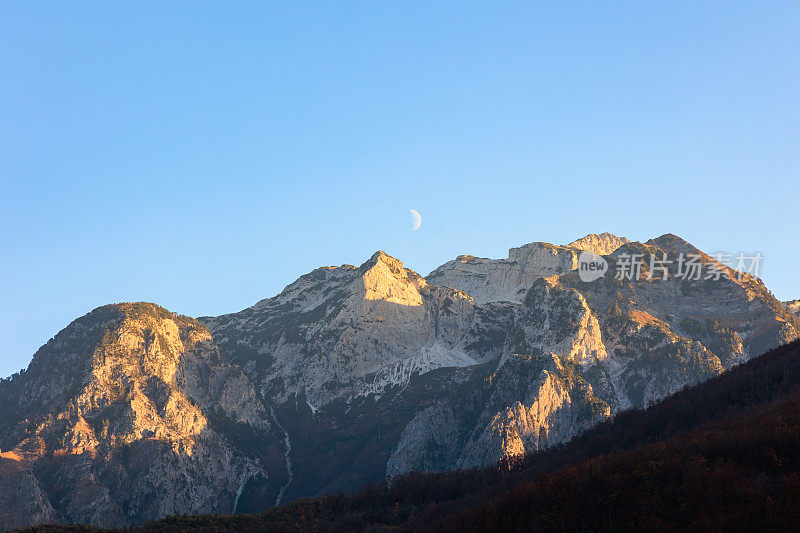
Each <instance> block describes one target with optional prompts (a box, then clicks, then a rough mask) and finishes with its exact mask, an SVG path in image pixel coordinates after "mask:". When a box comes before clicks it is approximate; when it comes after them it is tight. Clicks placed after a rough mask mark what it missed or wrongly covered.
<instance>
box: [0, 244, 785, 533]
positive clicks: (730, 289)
mask: <svg viewBox="0 0 800 533" xmlns="http://www.w3.org/2000/svg"><path fill="white" fill-rule="evenodd" d="M581 250H590V251H593V252H595V253H601V254H605V260H606V261H607V262H608V263H609V266H610V271H609V273H607V275H606V276H604V277H602V278H600V279H598V280H596V281H593V282H589V283H586V282H583V281H581V279H580V277H579V276H578V273H577V271H576V270H575V268H576V267H577V257H578V255H579V253H580V251H581ZM681 253H684V254H686V253H693V254H698V256H699V257H700V258H701V263H702V264H704V265H706V266H709V265H713V266H715V267H717V268H719V269H722V271H723V272H725V273H727V274H728V275H729V276H723V277H722V278H721V279H697V280H683V279H680V276H679V272H678V268H679V267H678V266H677V265H675V264H672V265H669V266H668V267H666V269H665V270H664V269H662V270H661V271H660V272H659V274H660V275H659V276H649V274H650V268H649V266H648V265H649V264H650V262H649V259H650V258H662V257H663V256H664V254H667V255H668V256H674V255H677V254H681ZM633 254H638V256H640V257H641V258H642V262H643V264H644V265H645V266H644V267H643V270H642V275H641V276H640V277H636V278H634V279H616V278H615V276H614V271H615V270H616V268H617V266H618V265H619V264H621V263H622V262H623V261H625V259H626V257H630V256H631V255H633ZM725 269H726V267H723V266H722V265H719V264H718V263H716V262H715V261H714V260H713V259H712V258H710V257H709V256H707V255H705V254H702V252H700V251H699V250H696V249H695V248H694V247H692V246H691V245H690V244H688V243H686V242H685V241H683V240H681V239H679V238H677V237H675V236H673V235H665V236H662V237H659V238H657V239H653V240H650V241H648V242H646V243H634V242H628V241H627V239H623V238H617V237H614V236H613V235H609V234H601V235H590V236H587V237H586V238H584V239H580V240H578V241H575V242H573V243H571V244H570V245H568V246H565V247H561V246H553V245H549V244H544V243H533V244H528V245H525V246H522V247H519V248H514V249H511V250H510V252H509V257H508V258H507V259H501V260H492V259H477V258H473V257H470V256H460V257H459V258H457V259H456V260H454V261H450V262H448V263H445V264H444V265H442V266H441V267H439V268H438V269H436V270H435V271H433V272H432V273H431V274H430V275H429V276H428V277H427V278H423V277H422V276H420V275H418V274H416V273H415V272H413V271H411V270H409V269H407V268H405V267H404V266H403V264H402V263H401V262H400V261H398V260H397V259H394V258H392V257H390V256H388V255H387V254H385V253H383V252H378V253H376V254H375V255H373V256H372V257H371V258H370V259H369V260H368V261H366V262H365V263H364V264H362V265H361V266H359V267H355V266H349V265H343V266H340V267H326V268H320V269H317V270H315V271H313V272H311V273H309V274H307V275H305V276H302V277H301V278H299V279H298V280H297V281H295V282H294V283H292V284H291V285H289V286H287V287H286V289H284V290H283V291H282V292H281V293H280V294H279V295H277V296H275V297H272V298H268V299H266V300H262V301H260V302H258V303H257V304H255V305H254V306H253V307H250V308H248V309H245V310H243V311H241V312H239V313H234V314H230V315H223V316H219V317H205V318H201V319H199V320H194V319H190V318H188V317H181V316H177V315H174V314H172V313H169V312H168V311H166V310H164V309H161V308H159V307H157V306H155V305H152V304H122V305H115V306H107V307H104V308H100V309H97V310H95V311H93V312H92V313H90V314H88V315H86V316H85V317H82V318H80V319H78V320H76V321H75V322H73V323H72V324H71V325H70V326H68V327H67V328H66V329H65V330H64V331H62V332H61V333H59V334H58V335H57V336H56V337H55V338H54V339H52V340H51V341H50V342H48V343H47V344H46V345H45V346H43V347H42V348H41V349H40V350H39V352H37V354H36V355H35V357H34V359H33V361H32V363H31V365H30V367H29V368H28V370H27V371H26V372H24V373H23V374H21V375H18V376H16V377H14V378H13V379H11V380H4V381H3V382H2V383H0V406H1V407H0V448H1V449H2V450H3V452H2V456H0V468H1V469H2V471H3V473H4V476H3V479H2V481H1V483H2V485H3V488H4V489H6V490H4V491H3V495H2V496H0V500H1V503H2V505H0V507H2V508H3V509H8V511H7V512H5V511H0V525H4V526H6V527H11V526H18V525H25V524H31V523H38V522H42V521H50V520H63V521H82V522H90V523H94V524H98V525H125V524H135V523H139V522H142V521H144V520H147V519H149V518H154V517H158V516H163V515H165V514H169V513H183V512H187V513H193V512H220V513H230V512H233V511H257V510H260V509H264V508H266V507H269V506H270V505H273V504H275V503H280V502H285V501H288V500H290V499H293V498H297V497H301V496H317V495H322V494H326V493H330V492H334V491H338V490H356V489H360V488H361V487H362V486H363V484H364V483H366V482H368V481H375V480H377V479H380V478H381V477H383V476H385V475H388V476H395V475H398V474H401V473H404V472H408V471H410V470H422V471H438V470H445V469H450V468H468V467H472V466H478V465H484V464H488V463H491V462H492V461H497V460H498V459H501V458H509V457H514V456H516V455H518V454H521V453H525V452H528V451H532V450H538V449H541V448H544V447H548V446H552V445H554V444H557V443H559V442H564V441H565V440H568V439H570V438H571V437H572V436H574V435H576V434H578V433H580V432H581V431H584V430H585V429H586V428H588V427H590V426H592V425H594V424H596V423H597V422H598V421H600V420H603V419H605V418H607V417H609V416H611V415H612V414H613V413H614V412H617V411H619V410H621V409H625V408H628V407H631V406H637V407H642V406H646V405H648V404H650V403H652V402H655V401H657V400H659V399H660V398H663V397H664V396H666V395H668V394H670V393H672V392H674V391H676V390H678V389H679V388H681V387H683V386H685V385H690V384H693V383H697V382H698V381H702V380H704V379H707V378H709V377H712V376H715V375H718V374H719V373H721V372H723V371H724V370H725V369H727V368H730V367H731V366H732V365H735V364H737V363H739V362H742V361H745V360H747V359H749V358H750V357H753V356H755V355H757V354H759V353H761V352H763V351H765V350H767V349H769V348H771V347H773V346H776V345H778V344H780V343H783V342H786V341H788V340H791V339H794V338H796V337H797V336H798V331H800V321H798V317H797V316H796V314H795V313H794V311H793V310H794V309H795V307H796V306H795V307H792V305H791V303H788V304H786V305H784V304H781V303H780V302H777V301H776V300H775V299H774V298H773V297H772V296H771V294H770V293H769V291H767V290H766V288H765V287H764V286H763V284H762V283H761V281H760V280H758V279H756V278H743V279H739V277H738V276H737V275H736V274H735V273H734V272H732V271H730V269H727V270H725ZM28 494H30V495H32V496H31V497H27V496H25V495H28ZM3 512H5V514H2V513H3Z"/></svg>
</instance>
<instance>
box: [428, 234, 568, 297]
mask: <svg viewBox="0 0 800 533" xmlns="http://www.w3.org/2000/svg"><path fill="white" fill-rule="evenodd" d="M577 262H578V252H577V251H576V250H575V249H572V248H566V247H563V246H554V245H552V244H548V243H543V242H535V243H531V244H526V245H525V246H520V247H519V248H512V249H510V250H509V251H508V259H482V258H478V257H473V256H471V255H460V256H458V257H456V258H455V259H454V260H452V261H449V262H447V263H445V264H443V265H442V266H440V267H439V268H437V269H436V270H434V271H433V272H431V273H430V275H429V276H428V281H429V282H430V283H432V284H434V285H439V286H443V287H453V288H454V289H457V290H459V291H462V292H465V293H467V294H469V295H470V296H472V297H473V298H474V299H475V301H476V302H478V303H481V304H486V303H490V302H502V301H505V302H521V301H522V300H523V298H525V294H526V293H527V291H528V289H529V288H530V287H531V285H533V282H534V281H536V280H537V279H539V278H542V277H545V276H550V275H553V274H565V273H567V272H569V271H571V270H573V269H575V268H576V267H577V264H578V263H577Z"/></svg>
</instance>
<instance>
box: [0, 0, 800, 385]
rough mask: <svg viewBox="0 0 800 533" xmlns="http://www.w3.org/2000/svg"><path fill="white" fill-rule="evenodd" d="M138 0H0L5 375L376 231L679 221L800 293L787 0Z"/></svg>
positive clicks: (277, 278) (419, 258)
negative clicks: (90, 333)
mask: <svg viewBox="0 0 800 533" xmlns="http://www.w3.org/2000/svg"><path fill="white" fill-rule="evenodd" d="M112 4H113V5H112ZM120 4H122V3H121V2H97V3H73V2H70V3H65V2H33V1H18V2H8V1H6V2H2V3H0V250H2V261H1V262H0V290H2V301H1V302H2V303H1V304H0V341H2V343H1V345H0V346H1V347H0V375H8V374H10V373H12V372H14V371H16V370H18V369H20V368H22V367H25V366H27V364H28V362H29V360H30V358H31V356H32V355H33V353H34V352H35V351H36V349H37V348H38V347H39V346H40V345H42V344H43V343H44V342H46V341H47V340H48V339H49V338H50V337H52V336H53V335H55V334H56V333H57V332H58V331H59V330H60V329H62V328H63V327H64V326H66V325H67V324H68V323H69V322H70V321H71V320H73V319H74V318H76V317H78V316H81V315H83V314H85V313H87V312H88V311H90V310H91V309H93V308H95V307H97V306H99V305H103V304H105V303H110V302H120V301H140V300H146V301H153V302H157V303H159V304H161V305H163V306H165V307H167V308H169V309H170V310H173V311H177V312H180V313H184V314H188V315H192V316H199V315H210V314H222V313H227V312H232V311H237V310H240V309H242V308H244V307H247V306H249V305H252V304H253V303H255V302H256V301H258V300H259V299H262V298H265V297H268V296H272V295H274V294H276V293H277V292H279V291H280V290H281V289H282V288H283V287H284V286H285V285H287V284H288V283H290V282H292V281H293V280H294V279H296V278H297V277H298V276H299V275H301V274H303V273H306V272H308V271H310V270H312V269H313V268H315V267H318V266H322V265H337V264H343V263H349V264H360V263H362V262H363V261H365V260H366V259H367V258H368V257H369V256H370V255H371V254H372V253H373V252H374V251H376V250H378V249H382V250H385V251H387V252H388V253H389V254H391V255H393V256H395V257H398V258H399V259H401V260H403V261H404V263H405V264H406V266H408V267H410V268H413V269H415V270H417V271H418V272H420V273H422V274H427V273H428V272H429V271H430V270H432V269H433V268H435V267H436V266H438V265H439V264H441V263H443V262H445V261H446V260H449V259H452V258H453V257H455V256H456V255H458V254H461V253H470V254H473V255H479V256H485V257H505V256H506V254H507V250H508V248H509V247H511V246H518V245H520V244H523V243H527V242H532V241H547V242H553V243H556V244H563V243H566V242H569V241H571V240H573V239H575V238H578V237H580V236H583V235H584V234H586V233H592V232H603V231H610V232H613V233H616V234H619V235H625V236H627V237H629V238H632V239H636V240H646V239H648V238H651V237H655V236H658V235H661V234H663V233H668V232H670V233H675V234H678V235H680V236H682V237H684V238H685V239H687V240H689V241H690V242H692V243H693V244H695V245H696V246H698V247H700V248H701V249H703V250H705V251H707V252H715V251H728V252H732V253H738V252H740V251H744V252H755V251H759V252H761V253H762V254H763V256H764V258H765V259H764V263H763V265H762V271H761V274H762V277H763V278H764V280H765V282H766V283H767V286H768V287H770V288H771V289H772V290H773V292H774V293H775V294H776V296H778V297H779V298H781V299H790V298H798V297H800V283H799V282H798V278H797V271H798V265H800V250H799V249H798V246H797V244H798V238H797V231H798V225H797V213H798V207H797V206H798V192H800V3H798V2H797V1H792V2H780V1H773V2H767V3H764V2H714V3H699V2H696V1H692V2H685V3H679V2H674V1H669V2H662V3H655V2H619V3H613V2H585V3H582V2H578V3H573V2H570V3H569V5H563V4H566V3H564V2H553V3H552V4H551V5H550V6H546V5H541V4H539V5H535V3H533V2H521V3H498V2H486V3H480V4H479V3H470V4H469V5H468V6H465V5H464V4H463V3H461V2H452V3H437V4H436V5H435V6H431V5H430V4H431V3H430V2H419V3H412V2H392V3H390V2H363V3H360V4H356V3H343V2H333V3H320V2H313V3H308V4H301V3H298V2H269V3H267V2H258V3H252V4H245V3H243V2H236V3H235V4H233V3H227V2H226V3H222V2H220V3H213V4H212V3H198V2H186V3H179V2H152V3H149V2H127V3H126V4H128V5H120ZM409 208H413V209H416V210H418V211H419V212H420V213H421V215H422V227H421V228H420V229H419V231H417V232H412V231H411V222H410V218H409V214H408V209H409Z"/></svg>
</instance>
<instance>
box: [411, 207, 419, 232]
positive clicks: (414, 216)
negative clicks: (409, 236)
mask: <svg viewBox="0 0 800 533" xmlns="http://www.w3.org/2000/svg"><path fill="white" fill-rule="evenodd" d="M408 212H409V213H411V226H412V228H413V229H412V230H411V231H417V230H418V229H419V227H420V226H421V225H422V217H421V216H419V213H417V212H416V211H414V210H413V209H409V210H408Z"/></svg>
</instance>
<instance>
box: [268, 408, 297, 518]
mask: <svg viewBox="0 0 800 533" xmlns="http://www.w3.org/2000/svg"><path fill="white" fill-rule="evenodd" d="M269 414H270V415H272V420H273V421H274V422H275V425H276V426H277V427H278V429H280V430H281V431H283V442H284V443H285V444H286V451H285V452H284V455H283V456H284V458H285V459H286V473H287V474H288V476H289V479H287V480H286V484H285V485H284V486H283V487H281V490H280V492H279V493H278V497H277V498H275V506H276V507H277V506H278V505H280V504H281V502H282V501H283V496H284V494H286V489H287V488H289V485H290V484H291V483H292V480H293V479H294V473H293V472H292V455H291V454H292V442H291V441H290V440H289V432H288V431H286V430H285V429H284V427H283V426H282V425H281V423H280V422H279V421H278V417H277V416H275V410H274V409H273V408H272V406H271V405H270V406H269Z"/></svg>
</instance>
